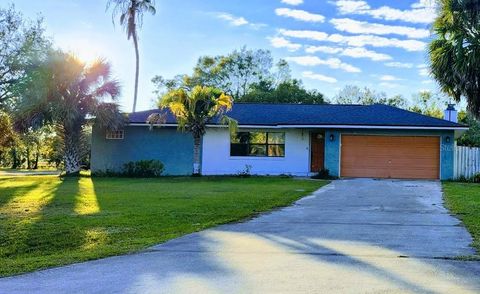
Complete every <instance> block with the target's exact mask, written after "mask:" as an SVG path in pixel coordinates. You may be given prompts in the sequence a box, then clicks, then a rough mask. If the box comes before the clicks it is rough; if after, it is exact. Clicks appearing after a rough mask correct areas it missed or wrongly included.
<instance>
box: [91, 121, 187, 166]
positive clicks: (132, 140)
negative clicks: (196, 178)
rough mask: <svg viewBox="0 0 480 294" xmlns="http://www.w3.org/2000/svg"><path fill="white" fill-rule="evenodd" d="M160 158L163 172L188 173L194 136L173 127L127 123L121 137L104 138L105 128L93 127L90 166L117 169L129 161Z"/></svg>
mask: <svg viewBox="0 0 480 294" xmlns="http://www.w3.org/2000/svg"><path fill="white" fill-rule="evenodd" d="M144 159H145V160H149V159H156V160H160V161H161V162H162V163H163V164H164V165H165V170H164V174H165V175H190V174H192V166H193V139H192V136H191V134H189V133H181V132H177V129H176V128H175V127H161V128H154V129H152V130H149V128H148V127H147V126H127V127H125V129H124V139H123V140H107V139H105V130H102V129H100V128H97V127H94V128H93V131H92V153H91V170H92V172H99V171H106V170H111V171H119V170H120V169H121V167H122V165H123V164H124V163H126V162H129V161H137V160H144Z"/></svg>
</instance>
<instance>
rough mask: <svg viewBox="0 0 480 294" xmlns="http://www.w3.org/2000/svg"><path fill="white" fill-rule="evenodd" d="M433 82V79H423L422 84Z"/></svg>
mask: <svg viewBox="0 0 480 294" xmlns="http://www.w3.org/2000/svg"><path fill="white" fill-rule="evenodd" d="M431 83H433V81H432V80H423V81H422V84H431Z"/></svg>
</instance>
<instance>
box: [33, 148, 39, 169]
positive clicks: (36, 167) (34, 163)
mask: <svg viewBox="0 0 480 294" xmlns="http://www.w3.org/2000/svg"><path fill="white" fill-rule="evenodd" d="M39 159H40V144H39V143H37V152H36V153H35V161H34V162H33V169H38V160H39Z"/></svg>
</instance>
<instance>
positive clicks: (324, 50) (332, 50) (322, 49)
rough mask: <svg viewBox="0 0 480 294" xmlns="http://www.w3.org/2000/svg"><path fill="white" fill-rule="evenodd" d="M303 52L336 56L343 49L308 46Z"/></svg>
mask: <svg viewBox="0 0 480 294" xmlns="http://www.w3.org/2000/svg"><path fill="white" fill-rule="evenodd" d="M305 52H307V53H317V52H322V53H327V54H338V53H340V52H343V48H340V47H330V46H308V47H307V48H305Z"/></svg>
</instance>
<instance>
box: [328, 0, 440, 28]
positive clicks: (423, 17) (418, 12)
mask: <svg viewBox="0 0 480 294" xmlns="http://www.w3.org/2000/svg"><path fill="white" fill-rule="evenodd" d="M333 3H334V5H335V6H337V9H338V11H339V12H340V14H364V15H370V16H372V17H374V18H378V19H384V20H400V21H404V22H411V23H426V24H428V23H432V22H433V20H434V18H435V16H436V12H435V1H434V0H419V1H418V2H415V3H413V4H412V5H411V6H410V8H411V9H406V10H401V9H396V8H392V7H389V6H382V7H379V8H372V7H371V6H370V5H369V4H368V3H367V2H366V1H363V0H338V1H335V2H333Z"/></svg>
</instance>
